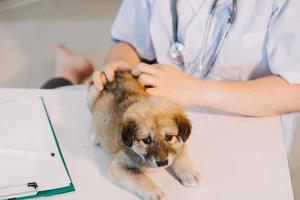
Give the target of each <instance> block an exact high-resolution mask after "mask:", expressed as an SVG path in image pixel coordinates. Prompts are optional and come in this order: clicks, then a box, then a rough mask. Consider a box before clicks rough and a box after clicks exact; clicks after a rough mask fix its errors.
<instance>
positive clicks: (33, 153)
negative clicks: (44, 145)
mask: <svg viewBox="0 0 300 200" xmlns="http://www.w3.org/2000/svg"><path fill="white" fill-rule="evenodd" d="M0 153H5V154H10V153H12V154H24V155H29V156H50V157H55V153H53V152H43V151H38V150H32V149H18V148H0Z"/></svg>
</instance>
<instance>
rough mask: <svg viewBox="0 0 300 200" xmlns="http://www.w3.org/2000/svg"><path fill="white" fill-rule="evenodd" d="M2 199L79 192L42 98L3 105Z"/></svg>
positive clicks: (0, 124) (0, 118)
mask: <svg viewBox="0 0 300 200" xmlns="http://www.w3.org/2000/svg"><path fill="white" fill-rule="evenodd" d="M0 163H1V164H0V177H1V179H0V199H1V200H2V199H29V198H38V197H46V196H52V195H57V194H62V193H67V192H72V191H75V187H74V184H73V182H72V179H71V176H70V173H69V171H68V168H67V165H66V162H65V160H64V157H63V154H62V151H61V148H60V146H59V143H58V140H57V137H56V134H55V131H54V129H53V126H52V123H51V120H50V117H49V114H48V111H47V108H46V105H45V102H44V100H43V98H42V97H39V98H33V99H25V100H20V101H13V102H6V103H1V104H0Z"/></svg>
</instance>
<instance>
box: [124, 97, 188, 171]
mask: <svg viewBox="0 0 300 200" xmlns="http://www.w3.org/2000/svg"><path fill="white" fill-rule="evenodd" d="M122 126H123V127H122V142H123V143H124V145H125V146H126V147H127V148H131V150H132V151H134V152H135V153H136V154H138V155H139V156H140V157H141V158H142V159H143V160H144V161H145V163H146V165H147V166H149V167H152V168H156V167H167V166H169V165H171V164H172V162H173V161H174V159H175V157H176V155H177V154H178V153H179V152H180V150H181V148H182V145H183V144H184V142H186V140H187V139H188V138H189V136H190V134H191V123H190V121H189V120H188V119H187V118H186V116H185V115H184V113H183V111H182V110H181V108H180V107H179V106H178V105H176V104H175V103H173V102H170V101H168V100H165V99H162V98H156V97H147V98H145V99H144V100H141V101H138V102H136V103H134V104H133V105H131V106H130V107H129V108H128V109H127V110H126V112H125V114H124V116H123V124H122Z"/></svg>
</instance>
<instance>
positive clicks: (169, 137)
mask: <svg viewBox="0 0 300 200" xmlns="http://www.w3.org/2000/svg"><path fill="white" fill-rule="evenodd" d="M173 137H174V136H173V135H168V134H166V136H165V140H166V141H167V142H170V141H171V140H172V139H173Z"/></svg>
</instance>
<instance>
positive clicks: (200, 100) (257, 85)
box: [133, 64, 300, 116]
mask: <svg viewBox="0 0 300 200" xmlns="http://www.w3.org/2000/svg"><path fill="white" fill-rule="evenodd" d="M133 73H134V74H135V75H138V76H139V81H140V82H141V83H142V84H145V85H150V86H153V87H152V88H148V89H147V91H148V92H149V93H150V94H152V95H155V96H162V97H166V98H168V99H171V100H173V101H175V102H177V103H179V104H180V105H182V106H206V107H210V108H214V109H218V110H222V111H227V112H231V113H236V114H241V115H247V116H272V115H279V114H283V113H290V112H298V111H300V84H289V83H288V82H286V81H285V80H284V79H283V78H281V77H279V76H269V77H264V78H259V79H256V80H250V81H215V80H201V79H198V78H196V77H193V76H191V75H188V74H185V73H184V72H182V71H180V70H178V69H175V68H174V67H172V66H168V65H156V67H154V66H150V65H146V64H141V65H139V66H138V67H137V68H136V69H134V70H133Z"/></svg>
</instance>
